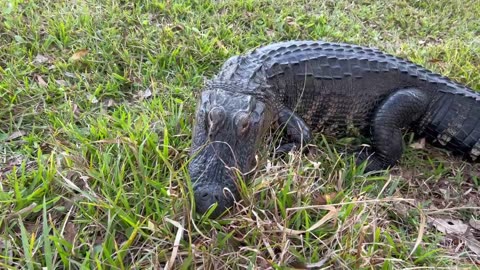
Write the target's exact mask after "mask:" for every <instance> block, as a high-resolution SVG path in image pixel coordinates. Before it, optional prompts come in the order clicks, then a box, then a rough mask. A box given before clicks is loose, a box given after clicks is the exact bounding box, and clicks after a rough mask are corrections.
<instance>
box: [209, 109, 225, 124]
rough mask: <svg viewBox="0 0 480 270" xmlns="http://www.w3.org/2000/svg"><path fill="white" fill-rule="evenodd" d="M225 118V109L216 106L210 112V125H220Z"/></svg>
mask: <svg viewBox="0 0 480 270" xmlns="http://www.w3.org/2000/svg"><path fill="white" fill-rule="evenodd" d="M223 120H225V110H223V108H220V107H215V108H213V109H211V110H210V112H209V113H208V122H209V124H210V127H214V126H219V125H221V124H222V123H223Z"/></svg>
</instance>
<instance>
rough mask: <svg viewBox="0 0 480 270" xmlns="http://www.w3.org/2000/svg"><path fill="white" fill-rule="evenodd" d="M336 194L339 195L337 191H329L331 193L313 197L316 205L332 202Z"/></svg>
mask: <svg viewBox="0 0 480 270" xmlns="http://www.w3.org/2000/svg"><path fill="white" fill-rule="evenodd" d="M336 196H337V193H336V192H332V193H329V194H320V195H318V196H316V197H315V198H314V199H313V204H315V205H325V204H327V203H329V202H331V201H332V200H333V199H335V197H336Z"/></svg>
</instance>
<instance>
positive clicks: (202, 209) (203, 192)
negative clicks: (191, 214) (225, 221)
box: [193, 185, 237, 218]
mask: <svg viewBox="0 0 480 270" xmlns="http://www.w3.org/2000/svg"><path fill="white" fill-rule="evenodd" d="M193 193H194V198H195V210H196V212H197V213H199V214H201V215H204V214H206V213H208V212H209V211H211V209H212V208H215V209H214V210H213V212H211V213H210V215H209V218H218V217H220V216H222V215H224V214H225V213H227V211H228V210H229V209H230V208H232V207H233V205H234V202H235V199H236V193H237V192H236V191H235V190H230V189H229V188H227V187H222V186H220V185H202V186H196V187H194V191H193Z"/></svg>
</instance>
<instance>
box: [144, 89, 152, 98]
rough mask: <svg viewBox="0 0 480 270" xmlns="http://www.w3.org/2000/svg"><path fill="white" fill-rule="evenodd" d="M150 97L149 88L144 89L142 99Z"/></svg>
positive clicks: (150, 91)
mask: <svg viewBox="0 0 480 270" xmlns="http://www.w3.org/2000/svg"><path fill="white" fill-rule="evenodd" d="M151 96H152V90H150V88H147V89H145V91H144V92H143V98H149V97H151Z"/></svg>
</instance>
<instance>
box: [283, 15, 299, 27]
mask: <svg viewBox="0 0 480 270" xmlns="http://www.w3.org/2000/svg"><path fill="white" fill-rule="evenodd" d="M285 21H286V22H287V24H288V25H291V26H294V25H296V24H297V23H296V22H295V19H294V18H293V17H290V16H287V17H285Z"/></svg>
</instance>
